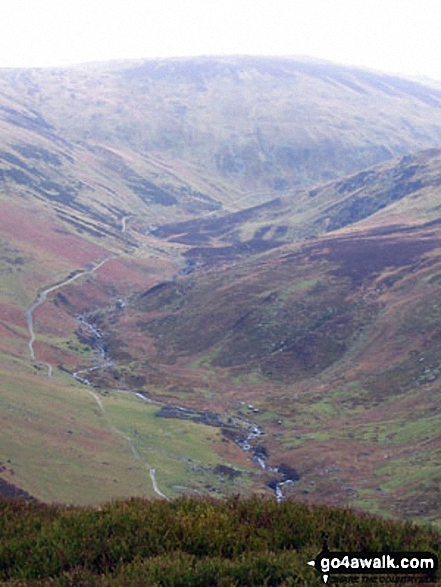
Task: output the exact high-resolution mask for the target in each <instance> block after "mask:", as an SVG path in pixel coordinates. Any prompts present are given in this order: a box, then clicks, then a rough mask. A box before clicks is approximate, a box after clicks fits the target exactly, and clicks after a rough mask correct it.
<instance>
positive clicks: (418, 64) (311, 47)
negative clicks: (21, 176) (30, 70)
mask: <svg viewBox="0 0 441 587" xmlns="http://www.w3.org/2000/svg"><path fill="white" fill-rule="evenodd" d="M0 8H1V10H0V66H1V67H33V66H58V65H69V64H75V63H83V62H89V61H104V60H109V59H126V58H155V57H174V56H189V55H190V56H191V55H231V54H248V55H249V54H252V55H309V56H312V57H319V58H323V59H327V60H330V61H336V62H339V63H344V64H351V65H359V66H365V67H369V68H372V69H377V70H382V71H386V72H392V73H402V74H407V75H421V76H429V77H433V78H435V79H439V80H441V59H440V48H441V1H440V0H0Z"/></svg>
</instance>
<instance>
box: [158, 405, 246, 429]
mask: <svg viewBox="0 0 441 587" xmlns="http://www.w3.org/2000/svg"><path fill="white" fill-rule="evenodd" d="M156 417H158V418H176V419H177V420H191V421H192V422H197V423H199V424H205V425H206V426H214V427H215V428H224V429H226V428H230V429H233V428H234V429H237V428H239V427H238V426H237V425H234V424H232V423H229V422H227V421H226V420H225V418H223V417H222V416H221V415H220V414H216V413H214V412H207V411H201V410H193V409H190V408H183V407H180V406H163V407H162V408H161V409H160V410H159V411H158V412H156Z"/></svg>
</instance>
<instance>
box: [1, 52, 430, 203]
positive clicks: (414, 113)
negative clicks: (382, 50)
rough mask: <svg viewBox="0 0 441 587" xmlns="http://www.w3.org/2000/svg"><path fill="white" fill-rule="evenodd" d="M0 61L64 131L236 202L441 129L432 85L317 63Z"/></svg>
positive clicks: (392, 150)
mask: <svg viewBox="0 0 441 587" xmlns="http://www.w3.org/2000/svg"><path fill="white" fill-rule="evenodd" d="M0 73H1V75H0V89H2V90H3V92H5V93H7V94H12V95H14V96H15V97H16V98H17V99H18V100H19V101H20V102H21V103H23V102H26V103H27V104H30V105H32V108H34V109H35V110H36V111H38V112H39V113H40V114H41V116H43V118H44V119H45V120H47V121H48V123H49V124H50V125H52V126H53V127H54V128H56V129H57V130H58V131H59V132H60V133H61V134H62V136H63V137H65V138H67V139H69V140H71V141H73V142H75V143H78V142H87V144H89V145H102V146H106V147H110V148H113V149H115V148H116V149H118V151H119V153H121V151H123V152H124V151H128V150H129V151H132V152H135V153H137V154H140V153H142V155H143V157H145V160H144V165H145V168H146V167H148V166H150V169H149V176H150V177H152V176H154V175H156V176H157V177H158V176H159V177H160V176H161V175H163V176H164V174H165V177H166V176H167V174H168V178H167V180H168V183H169V184H170V183H171V181H172V180H171V176H170V172H173V173H174V174H177V175H178V176H180V177H187V178H188V180H189V182H190V184H192V186H193V188H192V189H194V190H196V191H200V192H202V193H203V194H208V195H209V196H212V197H213V195H214V194H213V191H212V190H213V188H214V189H215V191H216V192H217V194H218V196H219V198H220V199H221V200H222V202H223V203H224V204H225V205H227V206H236V207H239V208H242V207H244V205H245V206H250V205H252V204H253V203H254V204H256V203H260V202H263V201H266V200H268V199H269V198H271V197H274V194H277V193H278V192H280V193H283V192H284V191H286V190H288V189H290V188H291V187H293V186H302V185H313V184H316V183H319V182H322V181H326V180H329V179H332V178H336V177H342V176H344V175H347V174H349V173H351V172H353V171H355V170H358V169H364V168H366V167H368V166H370V165H373V164H375V163H378V162H381V161H384V160H386V159H390V158H393V157H394V156H398V155H402V154H405V153H410V152H413V151H417V150H421V149H424V148H428V147H433V146H439V145H440V141H441V130H440V129H441V92H440V91H439V90H438V89H435V88H429V87H425V86H422V85H419V84H417V83H415V82H410V81H406V80H402V79H399V78H394V77H390V76H386V75H381V74H375V73H370V72H366V71H362V70H356V69H350V68H344V67H341V66H336V65H333V64H328V63H321V62H317V63H316V62H306V61H301V60H298V59H297V60H296V59H280V58H263V57H262V58H257V57H256V58H251V57H248V58H247V57H223V58H214V57H213V58H199V59H176V60H159V61H148V62H142V61H141V62H121V63H119V62H116V63H111V64H94V65H89V66H82V67H73V68H68V69H52V70H3V71H2V72H0ZM138 161H139V160H138ZM139 162H140V161H139ZM152 174H153V175H152ZM206 190H211V193H210V192H207V191H206ZM216 199H217V198H216Z"/></svg>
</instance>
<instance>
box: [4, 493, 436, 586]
mask: <svg viewBox="0 0 441 587" xmlns="http://www.w3.org/2000/svg"><path fill="white" fill-rule="evenodd" d="M0 535H1V537H2V539H1V542H0V585H6V584H7V585H13V586H16V587H17V586H41V585H51V586H53V587H55V586H60V587H61V586H70V585H75V586H82V585H83V586H89V585H90V586H93V585H95V586H100V587H103V586H116V585H122V586H124V585H127V586H129V585H149V586H153V587H154V586H175V587H177V586H189V585H197V586H204V585H206V586H215V585H218V586H221V585H222V586H224V587H227V586H236V585H242V586H245V585H250V586H251V585H253V586H255V585H281V586H283V585H285V586H288V585H311V586H313V585H320V584H323V583H322V579H321V577H320V576H319V575H318V573H316V572H315V571H314V569H312V568H311V567H309V566H308V565H307V562H308V561H310V560H311V559H314V558H315V557H316V555H317V554H318V553H319V552H320V551H321V549H322V545H323V541H324V539H327V540H328V544H329V547H330V549H331V550H346V551H348V550H350V551H361V550H370V551H382V550H390V551H392V552H393V551H431V552H433V553H435V554H437V555H438V556H439V555H440V554H441V540H440V535H439V534H438V533H437V532H436V531H435V530H431V529H424V528H421V527H418V526H415V525H413V524H411V523H409V522H405V523H402V522H392V521H386V520H380V519H377V518H374V517H370V516H366V515H361V514H358V513H355V512H353V511H350V510H338V509H332V508H327V507H323V506H319V507H311V506H306V505H304V504H298V503H294V502H291V501H287V502H284V503H281V504H277V503H276V502H275V501H274V500H267V499H262V498H257V497H253V498H248V499H239V498H238V497H233V498H230V499H228V500H226V501H215V500H212V499H196V498H189V497H187V498H180V499H178V500H175V501H172V502H166V501H158V500H157V501H147V500H142V499H131V500H128V501H116V502H112V503H109V504H107V505H104V506H102V507H98V508H74V507H65V506H57V505H45V504H41V503H36V502H34V503H32V502H31V503H27V502H24V501H20V500H12V501H8V500H0Z"/></svg>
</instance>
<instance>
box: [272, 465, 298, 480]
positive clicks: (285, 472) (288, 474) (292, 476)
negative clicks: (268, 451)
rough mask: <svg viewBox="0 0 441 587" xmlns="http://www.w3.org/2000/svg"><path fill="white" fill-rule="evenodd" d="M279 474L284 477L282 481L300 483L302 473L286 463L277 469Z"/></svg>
mask: <svg viewBox="0 0 441 587" xmlns="http://www.w3.org/2000/svg"><path fill="white" fill-rule="evenodd" d="M277 472H278V473H280V474H281V475H282V481H288V480H289V481H299V480H300V473H299V472H298V471H296V469H294V468H293V467H291V465H287V464H286V463H281V464H280V465H279V466H278V467H277Z"/></svg>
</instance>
